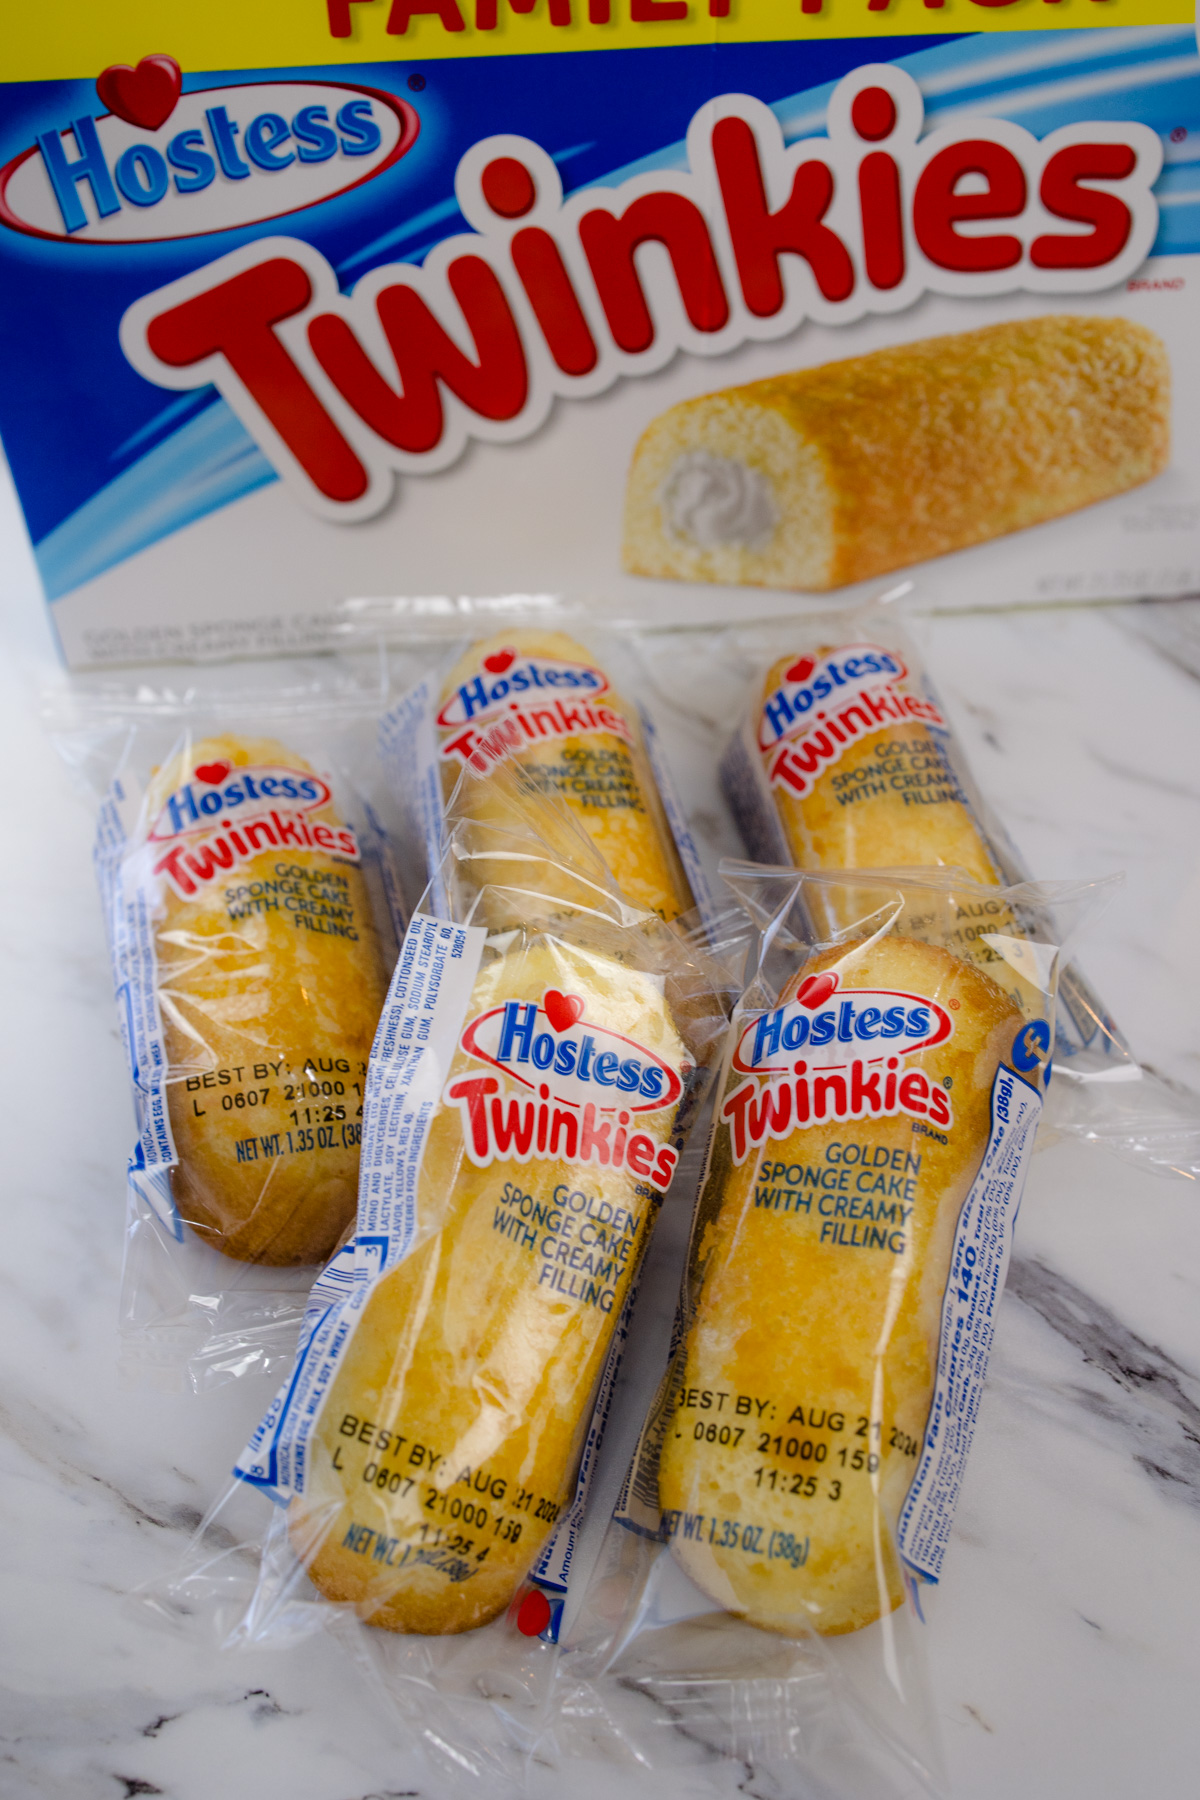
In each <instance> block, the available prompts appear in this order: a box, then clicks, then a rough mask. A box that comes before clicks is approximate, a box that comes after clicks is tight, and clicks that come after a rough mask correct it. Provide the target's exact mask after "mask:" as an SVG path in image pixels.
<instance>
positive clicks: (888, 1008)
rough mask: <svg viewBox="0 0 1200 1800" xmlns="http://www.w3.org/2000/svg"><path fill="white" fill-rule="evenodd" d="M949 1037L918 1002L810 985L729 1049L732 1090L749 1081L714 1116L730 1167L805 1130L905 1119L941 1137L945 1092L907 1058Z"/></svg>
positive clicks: (812, 981)
mask: <svg viewBox="0 0 1200 1800" xmlns="http://www.w3.org/2000/svg"><path fill="white" fill-rule="evenodd" d="M953 1031H954V1021H953V1019H952V1018H951V1016H950V1014H949V1012H948V1011H947V1010H946V1008H945V1007H944V1006H939V1005H938V1003H937V1001H936V1000H930V999H928V998H927V997H926V996H925V995H924V994H906V993H903V992H901V991H899V990H896V989H891V988H847V989H843V988H842V987H841V986H840V976H839V974H838V971H837V970H836V969H825V970H822V971H821V972H820V973H819V974H815V975H809V976H807V977H806V979H805V980H804V981H802V982H801V984H800V987H799V988H798V990H797V992H796V996H795V999H794V1000H790V1001H788V1002H787V1003H786V1004H784V1005H783V1006H777V1007H775V1008H774V1010H773V1011H771V1012H768V1013H764V1014H762V1015H761V1016H760V1017H759V1018H756V1019H754V1020H752V1021H751V1023H750V1024H749V1025H747V1026H745V1027H744V1029H743V1030H742V1032H741V1035H740V1036H739V1038H738V1040H737V1043H736V1045H735V1047H734V1052H733V1058H732V1074H731V1080H732V1081H736V1079H737V1077H738V1076H739V1075H744V1076H746V1077H747V1079H746V1080H745V1081H743V1082H741V1084H740V1085H738V1086H734V1087H732V1088H731V1091H730V1092H729V1094H728V1095H727V1096H726V1099H725V1101H724V1102H723V1104H722V1107H721V1116H722V1117H723V1118H724V1119H725V1120H726V1121H727V1123H728V1125H729V1130H730V1136H731V1140H732V1148H733V1155H734V1160H735V1162H738V1163H741V1162H743V1161H744V1160H745V1158H746V1157H747V1155H748V1154H749V1153H750V1151H751V1150H752V1149H756V1148H758V1147H759V1146H760V1145H761V1144H764V1143H765V1142H766V1141H767V1140H768V1139H769V1138H786V1137H789V1136H790V1135H791V1134H792V1133H793V1132H794V1131H798V1130H802V1129H803V1128H804V1127H805V1126H806V1125H811V1124H822V1123H825V1122H836V1121H841V1120H846V1119H863V1118H884V1117H887V1116H889V1115H893V1114H896V1113H907V1114H908V1115H909V1117H910V1118H913V1119H916V1120H921V1121H925V1122H926V1124H925V1129H926V1130H927V1131H929V1130H932V1131H933V1133H934V1134H935V1135H936V1134H940V1133H941V1132H943V1131H946V1130H948V1129H949V1128H950V1127H951V1126H952V1125H953V1123H954V1115H953V1112H952V1109H951V1105H950V1098H949V1093H948V1090H947V1089H946V1087H945V1086H944V1085H943V1084H941V1083H939V1082H938V1081H937V1079H936V1078H935V1077H933V1076H931V1075H930V1074H929V1073H927V1072H926V1071H925V1070H922V1069H906V1068H905V1065H904V1058H905V1057H906V1056H911V1055H913V1054H914V1053H915V1052H916V1051H918V1050H933V1049H936V1048H937V1046H938V1045H939V1044H944V1043H945V1042H946V1041H947V1039H948V1038H949V1037H950V1036H951V1035H952V1034H953ZM764 1077H765V1078H766V1079H765V1081H764V1079H763V1078H764Z"/></svg>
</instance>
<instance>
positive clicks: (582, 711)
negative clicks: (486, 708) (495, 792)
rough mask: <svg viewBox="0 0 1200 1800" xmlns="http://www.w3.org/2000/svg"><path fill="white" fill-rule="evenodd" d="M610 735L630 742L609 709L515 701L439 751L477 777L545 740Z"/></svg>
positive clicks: (577, 703)
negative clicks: (497, 716) (498, 714)
mask: <svg viewBox="0 0 1200 1800" xmlns="http://www.w3.org/2000/svg"><path fill="white" fill-rule="evenodd" d="M595 732H609V733H611V734H613V735H614V736H616V737H620V738H624V739H625V741H626V743H632V742H633V734H632V732H631V731H630V729H629V723H628V721H627V720H626V719H625V718H624V717H623V716H622V715H621V714H620V713H619V712H616V711H615V710H614V709H613V708H612V707H611V706H605V705H604V704H603V703H602V702H600V703H596V702H593V701H590V700H551V701H548V702H545V703H543V704H542V705H540V706H521V705H518V704H517V703H516V702H515V701H514V702H513V703H512V704H511V708H510V710H509V711H508V712H506V713H502V714H501V716H500V718H498V719H496V720H494V721H493V722H492V723H491V724H490V725H486V726H484V727H483V729H482V730H480V729H478V728H477V727H475V726H474V725H468V726H466V727H464V729H463V730H462V731H460V732H458V733H457V734H456V735H455V736H454V737H452V738H449V739H448V740H447V741H446V742H445V743H444V744H443V745H442V748H441V754H442V755H443V756H444V757H446V758H447V759H448V760H455V759H456V760H457V761H459V762H462V763H469V764H470V765H471V767H472V769H474V770H475V772H476V774H478V775H485V774H486V773H487V771H488V769H490V768H493V767H494V766H495V765H496V764H497V763H500V762H503V761H504V760H505V759H506V758H507V757H509V756H516V755H518V754H519V753H520V752H521V751H523V750H526V749H528V747H529V745H530V744H539V743H545V742H546V740H547V739H548V738H565V737H580V736H587V735H588V734H590V733H595Z"/></svg>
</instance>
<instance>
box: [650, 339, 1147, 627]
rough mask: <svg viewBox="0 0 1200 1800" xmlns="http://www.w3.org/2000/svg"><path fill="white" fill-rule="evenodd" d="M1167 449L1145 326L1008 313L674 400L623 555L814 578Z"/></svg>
mask: <svg viewBox="0 0 1200 1800" xmlns="http://www.w3.org/2000/svg"><path fill="white" fill-rule="evenodd" d="M1169 453H1170V367H1169V364H1168V361H1167V354H1166V350H1165V347H1164V345H1163V343H1162V341H1161V340H1160V339H1159V338H1158V337H1157V336H1156V335H1155V333H1154V332H1152V331H1150V330H1148V329H1147V328H1146V327H1145V326H1144V325H1137V324H1134V323H1132V322H1131V321H1130V320H1128V319H1121V318H1100V317H1089V316H1082V315H1080V316H1076V315H1072V314H1057V313H1056V314H1051V315H1048V316H1047V317H1044V318H1039V319H1014V320H1008V321H1005V322H1004V323H1003V324H999V325H989V326H985V327H984V328H983V329H982V330H979V331H964V332H957V333H954V334H953V335H950V336H946V337H936V338H926V339H923V340H921V341H918V342H916V343H911V344H899V345H895V346H892V347H889V348H887V349H883V350H875V351H872V352H871V353H870V354H868V355H866V356H854V357H849V358H847V359H846V360H845V361H842V362H834V363H826V364H824V365H822V366H820V367H817V368H812V369H799V370H796V371H795V372H794V373H789V374H781V375H774V376H771V377H769V378H768V379H767V380H765V381H755V382H751V383H749V384H748V385H747V386H745V387H734V388H727V389H725V390H723V391H722V392H720V393H715V394H707V395H705V396H703V397H702V398H700V399H697V400H687V401H684V402H683V403H682V404H680V405H678V406H674V407H672V408H671V409H670V411H669V412H665V413H663V414H662V415H661V416H660V417H659V418H657V419H655V420H654V422H653V423H652V424H651V425H650V426H649V427H648V428H647V430H646V431H645V432H644V433H643V435H642V438H641V440H640V442H639V443H638V446H637V449H636V451H635V453H634V458H633V463H632V467H631V469H630V473H629V484H628V491H627V496H626V505H625V538H624V554H625V565H626V567H627V568H628V569H630V570H631V571H632V572H634V573H635V574H639V575H667V576H675V577H678V578H680V579H682V580H687V581H717V582H749V583H752V584H754V585H757V586H762V587H779V588H797V589H801V590H810V591H818V592H819V591H823V590H825V589H829V588H836V587H843V586H845V585H846V584H847V583H850V582H855V581H863V580H867V579H869V578H870V577H871V576H875V575H879V574H882V573H884V572H886V571H887V570H890V569H899V568H905V567H907V566H909V565H910V564H912V563H917V562H923V561H925V560H926V559H928V558H930V557H935V556H943V555H945V554H946V553H947V552H948V551H951V550H962V549H965V548H966V547H967V546H969V545H971V544H979V543H984V542H986V541H987V540H988V539H991V538H997V537H1001V536H1003V535H1004V534H1006V533H1008V532H1012V531H1018V530H1021V529H1022V528H1023V527H1025V526H1028V525H1036V524H1039V523H1041V522H1042V521H1044V520H1046V519H1056V518H1058V517H1060V516H1061V515H1062V514H1064V513H1070V512H1074V511H1076V510H1077V509H1078V508H1080V507H1084V506H1090V505H1092V504H1093V503H1094V502H1095V501H1097V500H1105V499H1108V498H1110V497H1111V496H1112V495H1114V494H1121V493H1124V492H1126V491H1127V490H1128V489H1129V488H1133V487H1137V486H1138V485H1140V484H1141V483H1142V482H1145V481H1149V480H1151V479H1152V478H1153V477H1154V476H1155V475H1159V474H1161V473H1162V471H1163V469H1164V468H1165V467H1166V465H1167V459H1168V456H1169Z"/></svg>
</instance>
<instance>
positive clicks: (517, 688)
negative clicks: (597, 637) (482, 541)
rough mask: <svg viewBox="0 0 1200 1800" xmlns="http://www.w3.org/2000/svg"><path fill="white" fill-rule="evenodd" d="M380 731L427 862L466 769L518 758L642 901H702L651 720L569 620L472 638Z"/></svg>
mask: <svg viewBox="0 0 1200 1800" xmlns="http://www.w3.org/2000/svg"><path fill="white" fill-rule="evenodd" d="M383 744H384V753H385V756H387V757H388V758H389V761H390V763H391V766H392V767H393V768H394V770H395V774H396V780H397V784H398V786H401V787H403V788H404V789H406V790H408V791H409V792H410V795H411V797H412V800H413V801H414V802H415V804H416V806H417V808H418V809H419V810H420V812H421V814H422V825H423V835H424V838H425V842H426V847H427V855H428V858H429V863H430V867H431V869H435V870H436V868H437V865H438V862H439V860H440V854H441V847H442V840H443V836H444V831H445V812H446V808H447V807H448V805H449V803H450V800H451V796H452V795H453V794H454V791H455V788H456V786H457V784H458V781H459V778H460V776H461V775H462V773H463V771H464V770H465V769H469V770H470V771H471V772H472V774H473V775H475V776H480V777H483V776H486V775H487V774H488V772H489V771H490V770H493V769H495V768H497V767H499V766H501V765H504V764H507V763H510V762H518V763H520V764H521V766H522V767H524V768H525V769H527V770H529V771H530V772H531V773H532V774H533V775H534V776H535V777H536V780H537V782H538V784H539V787H540V789H541V790H543V791H544V792H545V793H546V794H547V795H552V796H557V798H558V799H559V800H560V801H561V802H562V804H563V806H564V807H565V808H566V810H567V812H568V813H569V814H570V816H571V817H572V818H573V820H574V821H575V823H576V825H578V826H579V827H581V828H582V830H583V831H584V832H586V834H587V836H588V837H589V838H590V839H591V841H592V843H593V844H594V845H595V847H596V849H597V850H598V851H599V852H600V855H601V856H602V857H603V858H604V861H605V862H606V864H607V865H608V867H609V869H610V870H611V872H612V874H613V877H614V878H615V880H616V882H617V885H618V886H619V887H620V889H621V891H622V892H623V893H624V894H625V895H626V896H627V897H628V898H629V899H630V900H631V901H632V902H633V903H634V904H635V905H636V906H640V907H646V908H649V909H650V910H651V911H652V912H656V913H657V914H658V915H659V917H660V918H662V919H665V920H667V921H671V920H674V919H678V918H680V917H681V916H682V915H685V914H687V913H689V912H691V910H692V909H693V907H696V906H700V907H702V908H703V907H705V906H706V905H707V902H708V895H707V890H706V886H705V882H704V876H703V873H702V871H701V868H700V864H699V860H698V858H697V855H696V851H695V847H694V845H693V843H692V839H691V836H690V833H689V832H688V829H687V826H686V823H685V821H684V818H683V814H682V811H681V808H680V805H679V802H678V800H677V798H676V796H675V792H674V787H673V783H672V780H671V777H670V774H669V772H668V770H667V768H666V766H665V763H664V760H663V757H662V754H661V751H660V750H659V747H658V744H657V740H656V735H655V730H654V726H653V723H652V721H651V720H650V718H649V716H648V714H647V713H646V712H645V711H644V709H643V708H642V707H641V706H639V705H638V704H637V703H636V702H633V701H630V700H629V699H626V698H625V697H623V696H622V695H621V693H619V692H618V691H617V689H616V687H615V686H614V682H613V679H612V677H611V675H610V673H609V671H608V669H607V668H606V667H605V666H603V664H602V662H601V660H600V659H599V658H598V657H597V656H596V654H595V653H594V652H593V651H591V650H589V649H588V648H587V647H586V646H585V645H583V644H580V643H578V642H576V640H575V639H574V638H572V637H569V636H568V635H567V634H566V633H565V632H562V631H557V630H549V629H546V628H544V627H542V628H536V627H531V626H528V625H522V624H513V625H510V626H509V627H508V629H507V630H505V631H502V632H499V633H496V634H493V635H492V636H490V637H485V638H482V639H480V640H478V641H476V642H474V643H472V644H471V645H470V646H469V647H468V648H467V649H466V650H464V651H463V652H462V653H461V654H460V655H459V656H458V657H457V659H456V660H455V661H454V663H453V665H452V666H451V667H450V668H449V669H448V670H446V671H445V672H444V674H443V675H442V676H441V678H440V680H436V679H427V680H426V681H425V682H423V683H422V684H421V685H420V686H419V688H418V689H417V690H415V692H414V694H413V695H411V696H409V697H408V698H407V699H406V700H405V701H404V702H402V703H401V705H400V706H399V707H398V708H396V709H395V711H394V712H393V713H392V714H391V715H389V717H388V719H386V720H385V721H384V725H383ZM468 791H469V796H470V798H469V804H470V806H471V807H472V809H473V816H474V817H475V818H477V819H478V820H480V821H481V822H482V821H486V820H487V819H488V818H490V817H493V816H495V817H499V816H501V815H502V814H503V811H504V806H505V802H504V800H503V798H500V799H497V800H493V799H492V787H491V785H490V784H489V783H488V781H486V780H482V779H481V780H476V781H473V782H471V783H470V784H469V790H468ZM511 873H513V872H510V874H511Z"/></svg>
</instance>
